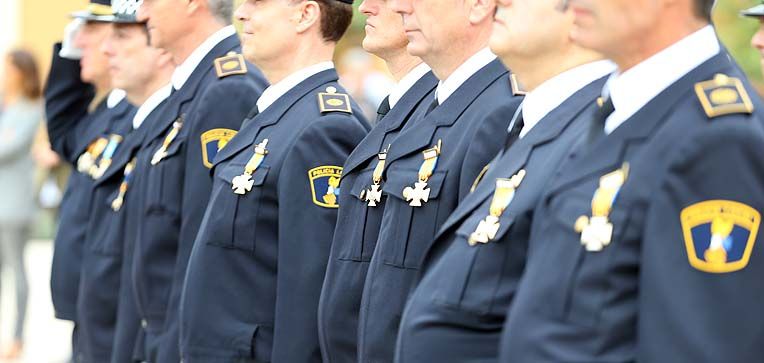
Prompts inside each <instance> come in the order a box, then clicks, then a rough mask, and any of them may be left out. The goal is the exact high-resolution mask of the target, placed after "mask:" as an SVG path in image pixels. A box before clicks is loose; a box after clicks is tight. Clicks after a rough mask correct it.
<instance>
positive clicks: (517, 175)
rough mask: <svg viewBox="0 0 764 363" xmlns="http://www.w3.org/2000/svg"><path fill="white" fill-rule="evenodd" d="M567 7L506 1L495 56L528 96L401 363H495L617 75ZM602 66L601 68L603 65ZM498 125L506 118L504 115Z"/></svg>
mask: <svg viewBox="0 0 764 363" xmlns="http://www.w3.org/2000/svg"><path fill="white" fill-rule="evenodd" d="M558 4H559V0H514V1H509V0H499V1H498V11H497V12H496V15H495V19H496V21H495V26H494V29H493V34H492V36H491V42H490V44H491V49H492V50H493V51H494V52H495V53H496V54H498V55H499V57H500V58H501V60H502V62H503V63H504V64H506V65H507V66H508V67H510V68H511V69H512V70H513V71H514V72H515V74H516V75H517V77H518V79H519V81H520V82H521V83H522V84H523V86H524V88H525V90H527V91H528V93H527V94H526V95H525V99H524V100H523V104H522V106H521V109H520V111H518V112H517V113H516V114H515V118H514V120H513V122H512V126H510V127H509V129H508V130H507V131H508V133H507V134H506V137H507V140H506V143H505V146H504V148H503V150H502V151H501V152H500V154H499V155H498V156H497V157H496V159H494V160H493V161H492V163H491V164H490V166H489V169H488V171H487V172H486V174H485V176H484V177H483V178H482V180H481V181H480V182H479V184H478V185H477V187H476V189H475V191H474V192H473V193H471V194H470V195H468V196H467V197H466V198H465V199H464V201H462V203H460V204H459V206H458V207H457V208H456V210H455V211H454V213H453V214H452V215H451V216H450V217H449V218H448V220H447V221H446V222H445V223H444V224H443V226H442V227H441V230H440V232H439V233H438V235H437V237H436V238H435V242H433V244H432V247H431V248H430V250H429V251H428V253H427V254H426V256H425V262H424V263H423V265H422V269H423V271H424V273H423V278H422V280H421V281H420V282H419V284H418V286H417V288H416V289H415V290H414V292H413V293H412V296H411V297H410V299H409V302H408V305H407V306H406V311H405V313H404V315H403V319H402V321H401V328H400V332H399V335H398V346H397V351H396V361H398V362H478V361H479V362H489V361H496V360H497V359H498V355H499V349H498V348H499V338H500V336H501V329H502V326H503V322H504V320H505V317H506V312H507V309H508V308H509V305H510V302H511V301H512V297H513V295H514V293H515V288H516V287H517V283H518V281H519V280H520V276H521V275H522V271H523V267H524V265H525V252H526V250H527V243H528V238H529V237H530V236H529V232H530V226H531V224H532V223H533V216H534V208H535V206H536V204H537V202H538V200H539V197H540V195H541V192H542V191H543V188H544V185H545V181H546V180H547V179H549V177H550V176H551V175H552V174H553V173H554V171H555V169H556V167H557V165H558V164H559V163H560V162H561V161H562V159H563V157H564V156H566V155H567V153H568V151H569V149H570V148H571V146H572V145H573V144H574V143H575V142H576V141H578V140H579V139H580V138H581V137H582V136H584V132H585V131H586V130H587V128H588V126H589V119H590V114H591V111H592V110H593V109H594V108H596V107H597V106H596V104H595V102H594V101H595V99H596V98H597V97H598V96H599V93H600V91H601V90H602V86H603V85H604V83H605V79H606V77H605V76H606V75H608V74H609V73H610V72H612V71H613V70H614V68H615V67H614V65H613V64H612V63H611V62H609V61H602V60H599V59H600V58H601V56H600V55H598V54H596V53H594V52H592V51H590V50H587V49H584V48H581V47H578V46H576V45H575V44H573V43H572V41H570V39H569V37H568V34H569V33H570V29H571V28H572V27H573V13H572V12H570V11H567V12H559V11H555V8H556V7H557V6H558ZM598 60H599V61H598ZM497 116H504V117H506V115H505V114H503V113H502V114H500V115H497Z"/></svg>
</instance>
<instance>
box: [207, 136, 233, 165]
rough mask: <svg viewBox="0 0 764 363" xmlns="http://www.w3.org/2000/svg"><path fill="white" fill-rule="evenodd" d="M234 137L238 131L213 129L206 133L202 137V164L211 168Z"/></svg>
mask: <svg viewBox="0 0 764 363" xmlns="http://www.w3.org/2000/svg"><path fill="white" fill-rule="evenodd" d="M234 136H236V130H231V129H211V130H207V131H205V132H204V133H203V134H202V136H201V139H202V140H201V141H202V163H204V166H206V167H207V168H211V167H212V162H213V161H214V160H215V156H217V154H218V152H219V151H220V150H221V149H223V147H225V145H226V144H228V141H230V140H231V139H233V137H234Z"/></svg>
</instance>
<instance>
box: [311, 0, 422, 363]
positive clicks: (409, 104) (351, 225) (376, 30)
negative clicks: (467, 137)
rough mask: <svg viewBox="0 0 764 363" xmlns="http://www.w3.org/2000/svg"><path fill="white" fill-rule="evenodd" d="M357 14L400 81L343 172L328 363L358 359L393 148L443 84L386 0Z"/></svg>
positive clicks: (374, 49)
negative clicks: (364, 297)
mask: <svg viewBox="0 0 764 363" xmlns="http://www.w3.org/2000/svg"><path fill="white" fill-rule="evenodd" d="M358 10H360V11H361V12H362V13H363V14H364V15H366V17H367V18H366V28H365V30H366V36H365V37H364V39H363V47H364V49H365V50H366V51H368V52H370V53H372V54H374V55H376V56H378V57H380V58H382V59H383V60H385V62H386V63H387V68H388V69H389V70H390V71H391V73H392V74H393V76H394V77H395V79H396V81H397V84H396V85H395V86H394V88H393V89H392V91H391V92H390V95H389V96H387V98H385V99H384V100H383V102H382V104H381V105H380V106H379V109H378V111H377V119H378V121H377V122H376V123H375V126H374V129H372V131H371V132H370V133H369V135H368V136H367V137H366V138H365V139H364V140H363V141H362V142H361V143H360V144H359V145H358V147H357V148H356V149H355V150H353V153H352V154H350V157H349V158H348V160H347V162H345V166H344V169H343V173H342V180H341V182H340V185H341V188H340V194H339V204H340V209H339V211H338V217H337V218H338V222H337V227H336V228H335V231H334V239H333V241H332V252H331V255H330V257H329V263H328V266H327V269H326V277H325V279H324V286H323V289H322V291H321V300H320V303H319V310H318V326H319V337H320V338H321V353H322V356H323V360H324V362H352V361H357V360H358V359H357V354H356V351H357V346H358V338H357V337H358V312H359V307H360V304H361V292H362V291H363V283H364V280H365V277H366V269H367V268H368V267H369V260H370V259H371V255H372V253H373V252H374V247H375V245H376V243H377V235H378V233H379V222H380V220H381V218H382V212H383V211H384V210H385V201H386V199H387V198H386V197H385V196H384V195H383V194H382V190H381V188H382V184H383V180H382V178H381V176H382V172H383V171H384V166H385V157H386V155H387V147H388V146H389V145H390V144H391V143H392V142H393V141H394V140H395V138H396V137H397V136H398V134H399V133H400V131H401V129H403V127H405V125H406V122H407V121H408V120H409V119H410V118H411V115H412V114H413V112H414V110H415V109H416V107H418V106H419V104H420V103H421V102H422V101H423V100H427V101H431V100H432V99H433V97H434V95H433V94H432V93H433V91H434V89H435V85H436V84H437V79H436V78H435V75H433V74H432V72H430V68H429V66H427V65H426V64H424V63H423V62H422V60H421V59H419V58H418V57H414V56H411V55H409V54H408V53H407V52H406V46H407V44H408V40H407V39H406V34H405V32H404V30H403V21H402V20H401V17H400V16H399V15H398V14H396V13H394V12H393V11H392V10H391V9H390V5H389V3H388V2H387V1H386V0H364V1H363V2H362V3H361V5H360V6H359V8H358Z"/></svg>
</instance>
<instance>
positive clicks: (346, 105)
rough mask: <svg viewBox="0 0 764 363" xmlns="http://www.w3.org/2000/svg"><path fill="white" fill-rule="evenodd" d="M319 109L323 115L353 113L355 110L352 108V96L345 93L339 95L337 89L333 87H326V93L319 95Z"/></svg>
mask: <svg viewBox="0 0 764 363" xmlns="http://www.w3.org/2000/svg"><path fill="white" fill-rule="evenodd" d="M318 108H319V109H320V110H321V113H324V112H345V113H349V114H352V113H353V110H352V109H351V108H350V96H348V95H346V94H344V93H337V88H334V87H332V86H329V87H326V92H321V93H319V94H318Z"/></svg>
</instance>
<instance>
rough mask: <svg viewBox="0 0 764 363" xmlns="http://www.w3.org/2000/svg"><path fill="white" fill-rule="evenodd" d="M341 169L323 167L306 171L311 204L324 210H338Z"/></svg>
mask: <svg viewBox="0 0 764 363" xmlns="http://www.w3.org/2000/svg"><path fill="white" fill-rule="evenodd" d="M341 177H342V167H339V166H333V165H328V166H327V165H324V166H319V167H317V168H313V169H310V170H309V171H308V178H309V179H310V191H311V193H312V197H313V203H314V204H316V205H317V206H320V207H324V208H339V206H340V205H339V204H338V199H339V195H340V178H341Z"/></svg>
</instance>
